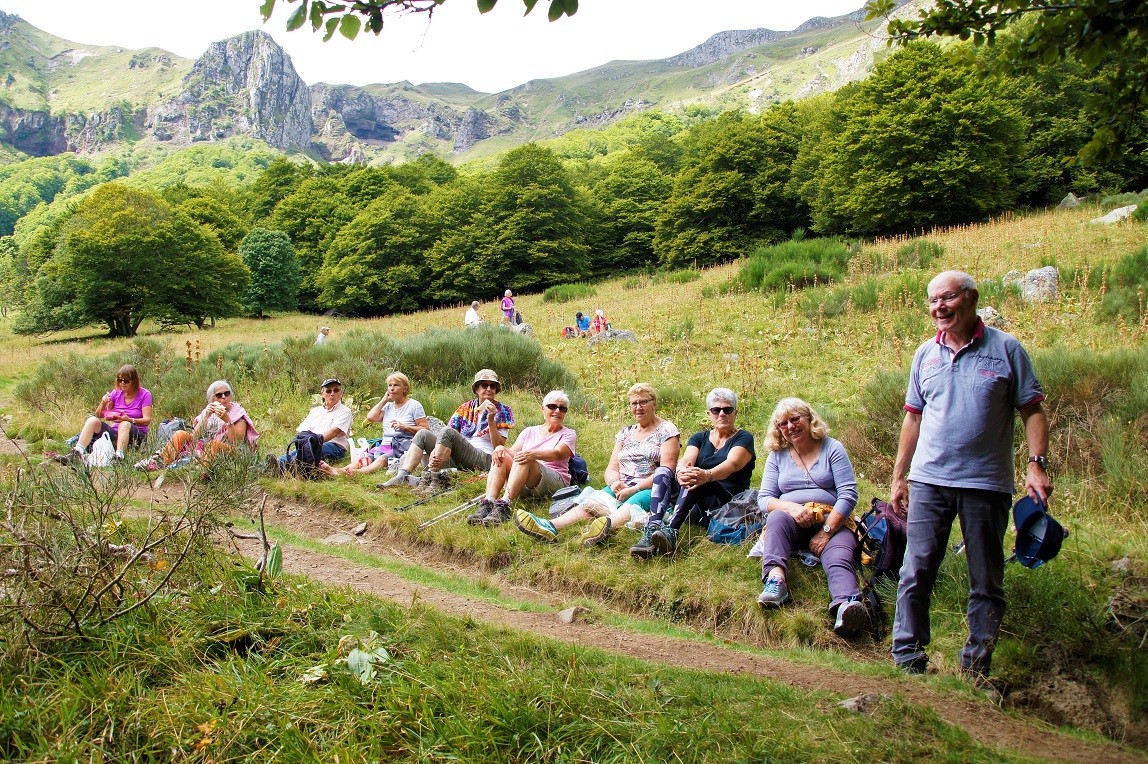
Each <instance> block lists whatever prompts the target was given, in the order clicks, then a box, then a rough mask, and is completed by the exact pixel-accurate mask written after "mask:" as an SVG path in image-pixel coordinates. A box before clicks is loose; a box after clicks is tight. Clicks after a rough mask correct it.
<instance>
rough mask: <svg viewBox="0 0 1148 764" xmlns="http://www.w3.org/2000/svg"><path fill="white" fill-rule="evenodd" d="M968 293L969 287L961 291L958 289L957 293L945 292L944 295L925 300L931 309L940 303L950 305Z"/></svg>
mask: <svg viewBox="0 0 1148 764" xmlns="http://www.w3.org/2000/svg"><path fill="white" fill-rule="evenodd" d="M967 291H968V288H967V287H962V288H961V289H958V290H957V291H956V292H945V293H944V294H939V295H937V296H936V297H930V298H929V299H928V300H925V302H926V303H927V304H928V306H929V307H930V308H931V307H933V306H934V305H937V304H938V303H942V302H943V303H945V304H946V305H948V304H949V303H950V302H952V301H953V300H955V299H957V298H958V297H960V296H961V295H963V294H964V293H965V292H967Z"/></svg>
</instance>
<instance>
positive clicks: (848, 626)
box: [833, 600, 869, 637]
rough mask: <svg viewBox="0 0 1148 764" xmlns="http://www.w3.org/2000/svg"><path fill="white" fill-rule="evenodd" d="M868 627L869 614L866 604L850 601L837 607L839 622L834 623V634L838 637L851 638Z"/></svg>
mask: <svg viewBox="0 0 1148 764" xmlns="http://www.w3.org/2000/svg"><path fill="white" fill-rule="evenodd" d="M868 625H869V613H868V612H867V611H866V610H865V605H864V604H862V603H860V602H858V601H857V600H850V601H848V602H842V603H841V604H840V605H838V606H837V620H836V621H834V623H833V633H834V634H836V635H837V636H839V637H851V636H853V635H854V634H856V633H857V632H859V631H861V630H862V629H864V628H865V627H866V626H868Z"/></svg>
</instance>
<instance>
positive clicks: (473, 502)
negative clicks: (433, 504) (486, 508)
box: [418, 493, 486, 531]
mask: <svg viewBox="0 0 1148 764" xmlns="http://www.w3.org/2000/svg"><path fill="white" fill-rule="evenodd" d="M485 495H486V494H484V493H480V494H479V495H478V496H475V497H474V498H473V499H470V500H469V501H464V502H463V503H462V504H459V505H458V506H457V507H455V508H454V509H448V510H447V511H446V512H443V513H442V514H440V515H435V516H434V517H432V518H431V519H430V520H427V521H426V522H423V523H419V527H418V530H420V531H421V530H423V529H424V528H429V527H431V526H432V525H434V524H435V523H437V522H439V521H440V520H445V519H447V518H448V517H451V516H452V515H457V514H459V513H460V512H465V511H467V510H468V509H471V508H472V507H477V506H478V503H479V502H480V501H482V498H483V496H485Z"/></svg>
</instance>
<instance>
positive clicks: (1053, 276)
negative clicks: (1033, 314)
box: [1020, 265, 1060, 302]
mask: <svg viewBox="0 0 1148 764" xmlns="http://www.w3.org/2000/svg"><path fill="white" fill-rule="evenodd" d="M1020 293H1021V296H1022V297H1024V299H1025V302H1050V301H1055V300H1059V299H1060V272H1059V271H1057V270H1056V268H1054V267H1053V266H1051V265H1046V266H1045V267H1043V268H1037V269H1036V270H1032V271H1029V272H1028V273H1026V274H1025V275H1024V281H1023V282H1022V283H1021V285H1020Z"/></svg>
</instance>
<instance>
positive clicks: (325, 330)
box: [315, 326, 331, 345]
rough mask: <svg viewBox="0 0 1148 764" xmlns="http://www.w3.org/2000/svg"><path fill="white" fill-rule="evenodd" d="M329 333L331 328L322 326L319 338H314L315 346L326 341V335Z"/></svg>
mask: <svg viewBox="0 0 1148 764" xmlns="http://www.w3.org/2000/svg"><path fill="white" fill-rule="evenodd" d="M330 333H331V327H329V326H324V327H323V328H321V329H320V330H319V336H317V337H316V338H315V344H316V345H322V344H323V343H324V342H326V341H327V335H328V334H330Z"/></svg>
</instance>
